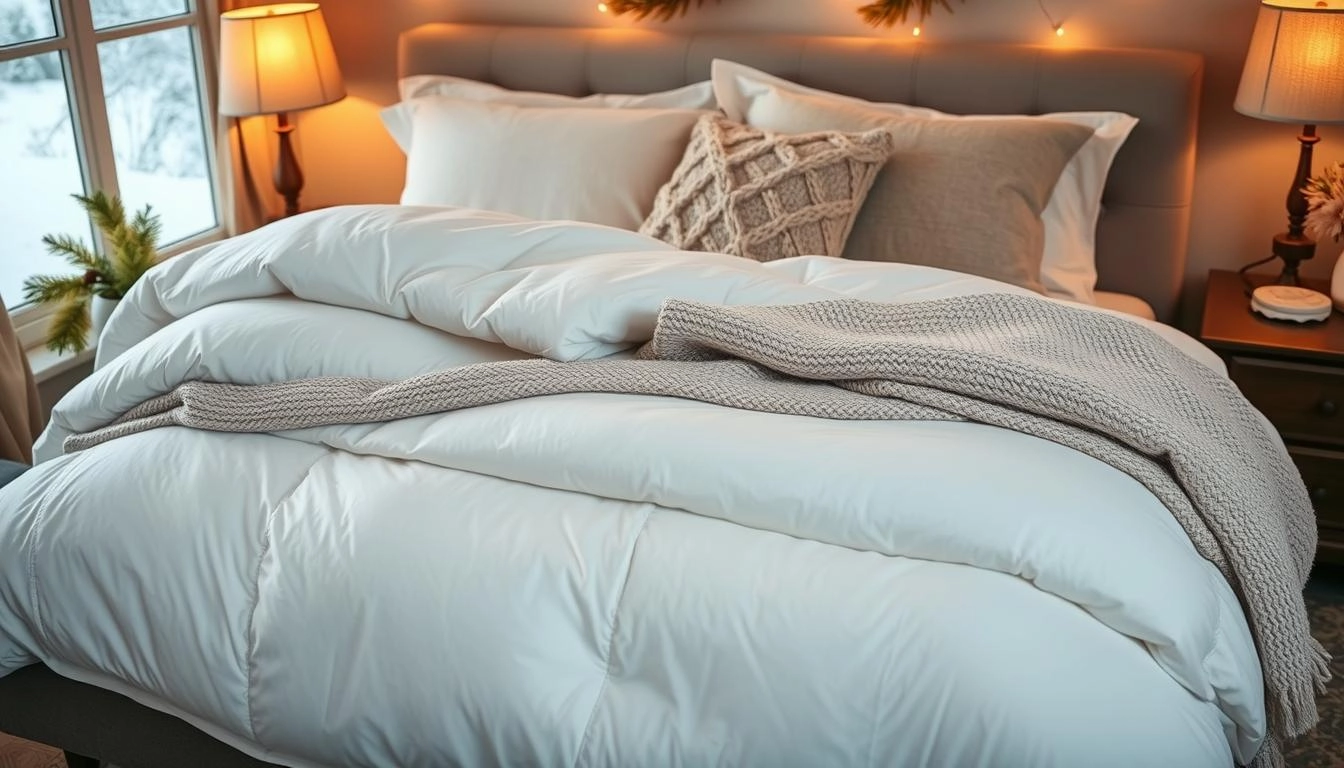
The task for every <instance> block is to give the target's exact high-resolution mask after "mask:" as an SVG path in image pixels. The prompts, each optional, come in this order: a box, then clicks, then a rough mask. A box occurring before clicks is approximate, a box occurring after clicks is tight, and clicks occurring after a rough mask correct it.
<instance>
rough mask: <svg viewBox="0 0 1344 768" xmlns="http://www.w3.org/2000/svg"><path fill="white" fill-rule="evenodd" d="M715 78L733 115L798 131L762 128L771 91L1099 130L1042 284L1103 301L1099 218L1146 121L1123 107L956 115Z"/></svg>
mask: <svg viewBox="0 0 1344 768" xmlns="http://www.w3.org/2000/svg"><path fill="white" fill-rule="evenodd" d="M712 71H713V76H712V81H711V82H712V83H713V85H714V95H715V96H716V97H717V99H718V104H719V107H720V108H721V109H722V110H723V111H724V112H725V113H726V114H727V116H728V118H729V119H730V120H736V121H738V122H744V123H747V124H749V125H754V126H756V127H759V128H764V129H767V130H774V131H781V132H785V133H788V132H793V131H791V130H790V128H789V126H788V125H786V124H783V123H776V124H772V125H761V124H758V123H757V122H754V121H753V120H752V114H751V113H752V105H753V104H754V103H755V102H756V100H758V99H760V98H761V97H763V96H766V95H767V94H769V93H771V92H772V91H776V90H777V91H783V92H788V93H796V94H804V95H808V96H813V97H822V98H826V99H834V100H836V101H838V102H843V103H846V104H848V105H850V106H861V107H865V108H868V109H872V110H874V111H877V112H881V113H883V114H890V115H899V116H902V117H916V118H921V117H922V118H926V119H931V120H984V119H993V120H1003V119H1006V118H1007V119H1011V118H1014V117H1018V118H1020V119H1023V120H1054V121H1061V122H1068V123H1073V124H1075V125H1083V126H1087V127H1089V128H1092V129H1093V131H1094V133H1093V135H1092V138H1091V139H1089V140H1088V141H1087V143H1086V144H1084V145H1083V147H1082V149H1080V150H1079V151H1078V153H1077V154H1076V155H1074V157H1073V159H1072V160H1071V161H1070V162H1069V164H1068V165H1067V166H1066V167H1065V168H1064V173H1063V174H1062V175H1061V176H1060V178H1059V182H1058V183H1057V184H1056V186H1055V189H1054V192H1053V193H1052V195H1051V197H1050V200H1049V202H1048V203H1047V205H1046V208H1045V211H1044V212H1043V213H1042V214H1041V220H1042V222H1043V223H1044V224H1045V252H1044V254H1043V256H1042V259H1041V282H1042V283H1043V284H1044V285H1045V288H1046V291H1047V292H1048V293H1049V294H1050V295H1051V296H1055V297H1057V298H1064V299H1071V300H1073V301H1081V302H1084V303H1087V304H1093V303H1095V298H1094V291H1095V289H1096V285H1097V263H1096V261H1097V260H1096V241H1097V219H1098V218H1099V217H1100V215H1101V195H1102V191H1103V190H1104V189H1105V186H1106V175H1107V174H1108V173H1109V172H1110V168H1111V161H1113V160H1114V159H1115V153H1116V152H1118V151H1119V150H1120V146H1121V145H1122V144H1124V142H1125V139H1127V138H1128V137H1129V133H1130V131H1132V130H1133V129H1134V126H1135V125H1137V124H1138V122H1139V121H1138V120H1137V119H1136V118H1134V117H1131V116H1130V115H1126V114H1124V113H1122V112H1056V113H1052V114H1048V115H1035V116H1027V115H949V114H947V113H945V112H939V111H937V110H935V109H928V108H925V107H912V106H908V105H905V104H882V103H878V102H872V101H865V100H863V99H856V98H854V97H851V96H843V95H841V94H838V93H831V92H829V91H821V90H817V89H815V88H808V87H806V86H802V85H798V84H797V83H793V82H789V81H788V80H784V79H782V78H778V77H775V76H774V75H770V74H767V73H765V72H761V71H759V70H756V69H752V68H751V67H748V66H744V65H742V64H737V63H734V62H731V61H724V60H722V59H715V60H714V63H713V70H712Z"/></svg>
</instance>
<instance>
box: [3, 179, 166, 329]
mask: <svg viewBox="0 0 1344 768" xmlns="http://www.w3.org/2000/svg"><path fill="white" fill-rule="evenodd" d="M72 197H74V198H75V199H76V200H78V201H79V204H80V205H81V206H83V208H84V211H85V212H86V213H88V215H89V217H90V218H91V219H93V223H94V224H96V225H97V226H98V230H99V231H100V232H102V234H103V237H104V242H106V244H107V252H106V253H99V252H98V251H97V250H95V249H93V248H90V247H89V246H88V245H85V243H84V241H83V240H81V239H79V238H77V237H74V236H71V235H47V236H45V237H43V238H42V242H43V243H44V244H45V245H46V246H47V252H48V253H51V254H52V255H54V256H60V257H62V258H64V259H65V260H66V262H67V263H69V264H70V266H72V267H75V268H76V269H78V270H80V271H79V272H78V273H77V274H74V275H37V276H35V277H30V278H28V279H27V280H25V281H24V283H23V297H24V298H25V299H27V300H28V301H32V302H37V303H38V304H55V305H56V311H55V312H54V313H53V314H52V317H51V325H50V327H49V328H48V330H47V348H48V349H50V350H52V351H54V352H66V351H71V352H82V351H83V350H84V349H85V348H86V347H87V346H88V343H89V340H90V339H97V337H98V334H99V333H100V332H101V331H102V323H103V322H105V321H106V320H107V316H108V315H109V314H111V310H112V308H113V307H115V306H116V304H115V303H116V302H118V301H120V300H121V298H122V297H123V296H125V295H126V292H127V291H129V290H131V286H133V285H135V282H136V281H137V280H139V279H140V277H141V276H142V275H144V274H145V273H146V272H148V271H149V269H150V267H153V266H154V265H155V264H157V263H158V261H159V252H158V242H159V235H160V233H161V232H162V230H163V225H162V222H161V221H160V220H159V217H158V215H156V214H154V213H153V212H152V209H151V208H150V206H148V205H147V206H145V207H144V209H142V210H140V211H138V212H137V213H136V214H135V215H134V216H131V217H128V216H127V214H126V207H125V206H124V205H123V204H122V202H121V199H120V198H119V197H117V196H116V195H111V196H109V195H107V194H104V193H103V192H95V193H94V194H92V195H72Z"/></svg>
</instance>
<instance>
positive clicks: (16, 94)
mask: <svg viewBox="0 0 1344 768" xmlns="http://www.w3.org/2000/svg"><path fill="white" fill-rule="evenodd" d="M204 4H205V0H0V233H3V234H0V296H3V297H4V302H5V304H6V305H7V306H6V309H9V310H10V311H11V312H12V313H13V314H14V317H15V319H16V321H17V323H16V324H17V325H19V326H21V327H20V334H21V336H23V335H24V331H25V329H24V328H23V327H22V326H23V325H24V323H25V321H30V320H33V319H35V317H36V315H37V314H38V312H37V311H36V309H35V308H32V307H23V306H22V302H23V295H22V293H23V291H22V285H23V281H24V279H25V278H27V277H29V276H30V275H34V274H38V273H41V272H50V271H68V270H69V267H68V266H67V265H65V264H64V263H63V262H61V261H60V260H59V259H57V258H55V257H52V256H49V255H47V253H46V250H45V248H44V247H43V245H42V242H41V240H42V236H43V235H45V234H49V233H62V232H66V233H71V234H76V235H80V236H83V237H85V238H86V239H92V235H93V232H92V225H91V223H90V222H89V221H88V219H87V218H86V217H85V216H84V214H83V212H82V211H81V209H80V208H79V205H78V204H77V203H76V202H75V201H74V200H71V199H70V195H71V194H72V193H76V192H92V191H94V190H99V189H101V190H103V191H105V192H108V193H109V194H111V193H117V194H120V195H121V197H122V199H123V200H124V201H125V202H126V205H127V207H128V208H130V209H133V210H138V209H140V208H142V207H144V206H145V205H146V204H148V205H151V206H153V209H154V211H155V212H156V213H158V214H159V216H160V217H161V218H162V220H163V237H162V239H161V245H162V246H164V247H165V248H166V247H167V246H171V245H172V244H173V243H183V242H184V241H193V242H194V241H196V240H197V239H200V238H201V237H202V236H211V235H217V234H218V231H219V211H218V202H217V199H216V195H215V184H214V180H213V165H212V162H213V161H212V158H213V156H214V152H213V149H214V141H213V127H214V126H213V123H212V122H211V120H210V118H209V117H208V115H209V114H210V113H209V112H207V107H208V106H209V102H210V101H211V96H210V90H209V88H210V85H209V84H210V83H211V82H212V77H210V76H209V74H210V73H212V71H213V70H212V64H211V57H210V56H208V55H206V53H205V47H204V43H205V37H204V35H205V34H206V30H207V26H206V19H207V17H206V10H205V8H204V7H203V6H204ZM95 242H96V241H95ZM98 245H101V243H98Z"/></svg>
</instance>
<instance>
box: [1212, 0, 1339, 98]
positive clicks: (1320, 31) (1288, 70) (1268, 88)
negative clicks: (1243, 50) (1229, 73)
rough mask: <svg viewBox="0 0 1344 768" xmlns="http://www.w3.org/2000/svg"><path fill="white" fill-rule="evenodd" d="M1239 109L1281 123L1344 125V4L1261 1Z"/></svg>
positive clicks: (1316, 0)
mask: <svg viewBox="0 0 1344 768" xmlns="http://www.w3.org/2000/svg"><path fill="white" fill-rule="evenodd" d="M1236 109H1237V111H1238V112H1241V113H1242V114H1245V115H1250V116H1251V117H1258V118H1260V119H1262V120H1274V121H1277V122H1283V123H1302V124H1315V123H1344V0H1262V2H1261V3H1260V16H1259V18H1258V19H1257V20H1256V22H1255V33H1254V34H1253V35H1252V36H1251V47H1250V50H1249V51H1248V52H1247V54H1246V67H1245V69H1244V70H1242V73H1241V87H1240V88H1239V89H1238V90H1237V101H1236Z"/></svg>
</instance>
